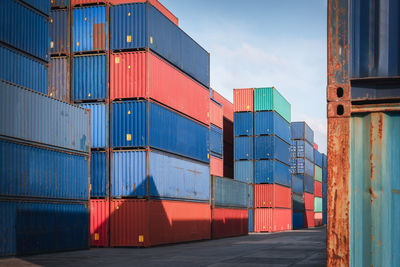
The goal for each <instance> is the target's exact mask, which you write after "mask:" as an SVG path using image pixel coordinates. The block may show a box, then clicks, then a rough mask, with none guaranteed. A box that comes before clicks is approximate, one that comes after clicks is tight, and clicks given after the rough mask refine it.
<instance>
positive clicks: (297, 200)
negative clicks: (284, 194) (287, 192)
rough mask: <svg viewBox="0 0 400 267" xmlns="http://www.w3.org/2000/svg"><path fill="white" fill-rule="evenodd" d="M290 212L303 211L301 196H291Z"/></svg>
mask: <svg viewBox="0 0 400 267" xmlns="http://www.w3.org/2000/svg"><path fill="white" fill-rule="evenodd" d="M292 210H293V211H294V212H296V211H303V210H304V201H303V194H301V195H298V194H292Z"/></svg>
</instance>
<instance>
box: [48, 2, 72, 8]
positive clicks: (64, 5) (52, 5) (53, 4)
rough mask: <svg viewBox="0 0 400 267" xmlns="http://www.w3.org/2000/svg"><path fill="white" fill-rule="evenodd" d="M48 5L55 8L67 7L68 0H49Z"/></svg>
mask: <svg viewBox="0 0 400 267" xmlns="http://www.w3.org/2000/svg"><path fill="white" fill-rule="evenodd" d="M50 5H51V7H55V8H65V7H69V0H51V1H50Z"/></svg>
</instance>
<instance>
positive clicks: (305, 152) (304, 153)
mask: <svg viewBox="0 0 400 267" xmlns="http://www.w3.org/2000/svg"><path fill="white" fill-rule="evenodd" d="M292 144H293V147H292V149H294V150H295V153H294V155H292V157H296V158H304V157H305V158H306V159H308V160H310V161H311V162H314V149H313V147H312V145H310V144H309V143H308V142H306V141H302V140H297V141H292Z"/></svg>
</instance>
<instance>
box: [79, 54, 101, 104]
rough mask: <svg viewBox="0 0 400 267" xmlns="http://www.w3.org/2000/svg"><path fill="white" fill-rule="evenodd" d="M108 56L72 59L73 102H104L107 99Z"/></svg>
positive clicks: (87, 56)
mask: <svg viewBox="0 0 400 267" xmlns="http://www.w3.org/2000/svg"><path fill="white" fill-rule="evenodd" d="M107 66H108V64H107V58H106V55H104V54H103V55H84V56H74V57H73V58H72V71H71V72H72V77H71V79H72V82H71V86H72V96H71V98H72V100H73V101H82V100H104V99H106V98H107V76H108V75H107Z"/></svg>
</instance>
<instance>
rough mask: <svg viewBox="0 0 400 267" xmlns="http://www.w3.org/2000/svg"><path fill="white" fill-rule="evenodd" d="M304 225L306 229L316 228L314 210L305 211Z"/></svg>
mask: <svg viewBox="0 0 400 267" xmlns="http://www.w3.org/2000/svg"><path fill="white" fill-rule="evenodd" d="M303 225H304V228H311V227H314V226H315V222H314V211H313V210H305V211H304V213H303Z"/></svg>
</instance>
